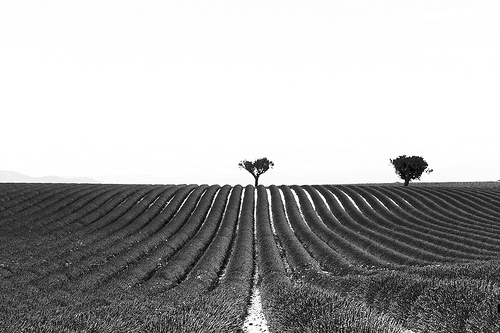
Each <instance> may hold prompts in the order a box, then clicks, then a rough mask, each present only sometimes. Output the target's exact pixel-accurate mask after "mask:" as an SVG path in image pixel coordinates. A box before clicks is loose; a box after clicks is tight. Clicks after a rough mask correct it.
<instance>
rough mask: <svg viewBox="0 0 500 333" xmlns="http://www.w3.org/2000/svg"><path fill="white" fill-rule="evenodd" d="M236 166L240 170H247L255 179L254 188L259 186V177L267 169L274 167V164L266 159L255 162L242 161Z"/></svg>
mask: <svg viewBox="0 0 500 333" xmlns="http://www.w3.org/2000/svg"><path fill="white" fill-rule="evenodd" d="M238 166H239V167H240V168H242V169H245V170H247V171H248V172H250V174H251V175H252V176H253V178H254V179H255V187H257V186H258V185H259V177H260V175H262V174H263V173H265V172H266V171H267V170H269V168H272V167H273V166H274V163H273V162H272V161H270V160H269V159H268V158H267V157H263V158H259V159H256V160H255V161H253V162H251V161H247V160H243V161H241V162H240V163H238Z"/></svg>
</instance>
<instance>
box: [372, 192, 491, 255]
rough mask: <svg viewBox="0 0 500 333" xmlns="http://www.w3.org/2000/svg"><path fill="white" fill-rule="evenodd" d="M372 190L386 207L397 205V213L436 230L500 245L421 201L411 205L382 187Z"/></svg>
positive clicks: (480, 231) (487, 234) (487, 235)
mask: <svg viewBox="0 0 500 333" xmlns="http://www.w3.org/2000/svg"><path fill="white" fill-rule="evenodd" d="M370 190H371V191H372V192H374V193H376V196H377V198H378V199H379V200H381V201H382V202H383V203H384V205H386V206H391V207H394V206H393V205H396V207H395V209H396V211H399V210H402V211H404V212H405V213H406V214H410V215H411V216H415V217H417V218H420V219H422V220H423V221H426V222H427V223H429V224H430V225H432V226H433V227H434V228H436V229H440V230H442V231H444V232H448V233H450V234H456V235H459V236H464V237H470V238H471V239H473V240H477V241H478V242H484V243H485V244H490V245H489V246H494V247H497V246H498V245H500V242H499V240H498V239H496V238H493V237H491V235H492V233H490V232H487V231H483V230H479V229H478V228H474V227H472V226H470V225H465V223H461V222H457V221H456V220H455V219H453V218H450V217H449V216H446V215H443V214H440V213H438V212H436V211H434V210H432V209H430V208H429V207H427V206H425V205H424V204H423V203H421V202H420V201H419V200H416V199H414V200H412V202H411V203H409V202H408V201H406V200H404V199H402V197H401V196H399V195H397V194H396V193H394V192H393V191H390V190H389V189H388V188H385V187H382V186H380V187H377V188H371V189H370ZM488 249H491V248H488Z"/></svg>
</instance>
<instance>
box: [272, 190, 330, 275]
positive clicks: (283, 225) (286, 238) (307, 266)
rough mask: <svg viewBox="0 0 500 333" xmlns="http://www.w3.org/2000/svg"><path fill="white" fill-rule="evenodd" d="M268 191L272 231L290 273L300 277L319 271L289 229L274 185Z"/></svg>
mask: <svg viewBox="0 0 500 333" xmlns="http://www.w3.org/2000/svg"><path fill="white" fill-rule="evenodd" d="M269 191H270V193H271V207H272V216H273V224H274V229H275V230H276V236H277V238H278V241H279V244H280V245H281V247H282V248H283V252H284V255H285V257H286V261H287V262H288V263H289V265H290V267H291V269H292V272H293V273H294V275H295V276H302V275H305V274H308V272H309V271H321V267H320V265H319V263H318V262H317V261H316V260H315V259H314V258H313V257H312V256H311V255H310V254H309V252H307V251H306V249H305V247H304V246H303V245H302V243H301V242H300V241H299V239H298V238H297V236H296V235H295V233H294V231H293V230H292V229H291V227H290V224H289V222H288V218H287V216H286V213H285V207H284V206H283V201H282V197H281V193H280V190H279V189H278V187H276V186H275V185H271V186H270V187H269Z"/></svg>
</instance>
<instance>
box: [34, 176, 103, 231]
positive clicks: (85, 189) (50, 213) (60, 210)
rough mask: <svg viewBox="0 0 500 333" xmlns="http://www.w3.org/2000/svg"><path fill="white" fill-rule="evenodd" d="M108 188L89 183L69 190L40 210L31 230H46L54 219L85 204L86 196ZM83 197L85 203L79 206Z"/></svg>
mask: <svg viewBox="0 0 500 333" xmlns="http://www.w3.org/2000/svg"><path fill="white" fill-rule="evenodd" d="M104 189H106V187H105V186H97V185H87V186H81V187H78V189H76V188H75V191H73V192H69V191H68V192H67V193H65V194H64V197H63V198H61V199H60V200H58V201H56V202H54V203H53V204H51V205H50V206H47V207H45V208H44V209H43V210H41V211H39V212H38V213H37V214H36V215H37V216H36V218H35V217H33V218H32V222H31V223H30V228H31V229H30V230H33V231H34V230H37V231H38V230H40V231H41V232H44V231H45V230H44V229H45V226H46V225H47V224H50V223H52V222H54V221H57V220H58V219H60V218H63V217H65V216H67V215H68V214H71V213H73V212H74V211H75V210H77V209H78V208H80V207H81V206H83V205H84V204H85V203H86V202H88V201H85V197H86V196H90V197H95V194H96V192H97V194H99V193H102V191H103V190H104ZM82 198H84V199H83V201H84V202H83V204H81V206H80V207H79V206H78V200H80V199H82Z"/></svg>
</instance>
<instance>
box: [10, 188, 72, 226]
mask: <svg viewBox="0 0 500 333" xmlns="http://www.w3.org/2000/svg"><path fill="white" fill-rule="evenodd" d="M69 189H71V187H69V186H68V185H66V184H58V185H55V186H53V187H48V188H47V191H45V192H42V193H40V194H37V195H35V196H33V197H30V198H29V199H28V200H24V201H22V202H21V203H19V204H18V205H16V206H15V211H14V212H11V214H9V215H8V216H6V217H4V218H3V220H4V223H7V224H8V225H6V226H5V227H8V228H10V229H13V228H14V227H15V228H17V227H18V226H20V225H22V226H24V227H29V223H30V222H31V221H30V220H29V219H31V218H33V216H35V217H36V214H37V213H38V211H40V210H42V209H43V208H44V207H46V206H47V205H50V204H51V203H53V202H57V201H58V200H60V199H61V198H63V197H64V194H61V193H64V192H65V191H68V190H69Z"/></svg>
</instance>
